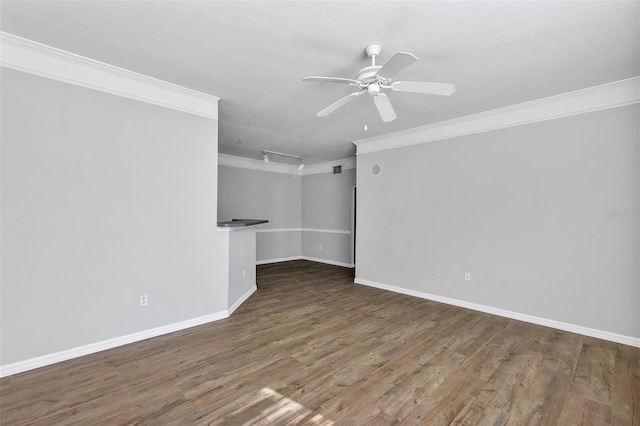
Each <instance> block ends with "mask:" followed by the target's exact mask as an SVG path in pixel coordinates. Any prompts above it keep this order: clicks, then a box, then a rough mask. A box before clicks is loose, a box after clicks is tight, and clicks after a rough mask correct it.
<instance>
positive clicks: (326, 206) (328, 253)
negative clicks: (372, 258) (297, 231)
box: [302, 169, 356, 264]
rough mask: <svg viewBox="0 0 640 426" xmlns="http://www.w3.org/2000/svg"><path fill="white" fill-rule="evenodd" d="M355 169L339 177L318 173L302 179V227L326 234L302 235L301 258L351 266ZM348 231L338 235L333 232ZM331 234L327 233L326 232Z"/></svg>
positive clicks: (345, 171)
mask: <svg viewBox="0 0 640 426" xmlns="http://www.w3.org/2000/svg"><path fill="white" fill-rule="evenodd" d="M355 183H356V171H355V169H349V170H343V171H342V173H340V174H335V175H334V174H333V173H319V174H313V175H307V176H303V178H302V227H303V228H308V229H322V230H325V232H317V231H305V232H303V234H302V255H303V256H308V257H312V258H320V259H325V260H330V261H336V262H340V263H346V264H352V263H353V255H352V253H353V251H352V242H351V233H350V232H351V228H352V224H351V221H352V211H351V210H352V197H353V187H354V185H355ZM335 230H340V231H349V233H348V234H345V233H335V232H331V231H335ZM327 231H328V232H327Z"/></svg>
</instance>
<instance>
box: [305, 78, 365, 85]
mask: <svg viewBox="0 0 640 426" xmlns="http://www.w3.org/2000/svg"><path fill="white" fill-rule="evenodd" d="M302 81H311V82H318V83H340V84H355V85H358V84H360V82H359V81H358V80H352V79H350V78H338V77H316V76H310V77H305V78H303V79H302Z"/></svg>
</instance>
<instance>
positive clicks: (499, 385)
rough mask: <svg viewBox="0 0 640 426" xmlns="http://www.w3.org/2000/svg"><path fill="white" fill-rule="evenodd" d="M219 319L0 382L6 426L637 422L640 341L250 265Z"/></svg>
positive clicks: (333, 270) (336, 276)
mask: <svg viewBox="0 0 640 426" xmlns="http://www.w3.org/2000/svg"><path fill="white" fill-rule="evenodd" d="M258 282H259V290H258V291H257V292H256V293H255V294H254V295H253V296H251V297H250V298H249V299H248V300H247V301H246V302H245V304H244V305H242V306H241V307H240V308H239V309H238V310H237V311H236V312H235V313H234V314H233V315H232V316H231V317H230V318H228V319H226V320H221V321H217V322H214V323H210V324H206V325H203V326H199V327H194V328H191V329H188V330H183V331H180V332H176V333H172V334H169V335H165V336H160V337H157V338H154V339H149V340H145V341H142V342H138V343H134V344H130V345H127V346H123V347H119V348H115V349H111V350H108V351H103V352H100V353H97V354H93V355H89V356H86V357H82V358H78V359H75V360H71V361H67V362H63V363H59V364H56V365H52V366H48V367H44V368H40V369H37V370H33V371H30V372H26V373H22V374H17V375H14V376H10V377H7V378H4V379H1V380H0V399H1V400H0V409H1V415H2V417H1V418H0V419H1V423H2V425H23V424H30V425H31V424H43V425H51V424H81V425H89V424H91V425H94V424H148V425H188V424H224V425H240V424H310V425H329V424H345V425H360V424H368V425H388V424H408V425H412V424H425V425H445V424H479V425H493V424H513V425H523V424H540V425H574V424H585V425H607V424H615V425H639V424H640V349H638V348H633V347H630V346H625V345H620V344H615V343H611V342H607V341H603V340H598V339H594V338H590V337H585V336H580V335H577V334H572V333H568V332H563V331H558V330H554V329H551V328H546V327H541V326H536V325H532V324H528V323H524V322H519V321H515V320H510V319H506V318H501V317H497V316H493V315H489V314H484V313H480V312H475V311H471V310H466V309H462V308H457V307H453V306H449V305H444V304H439V303H435V302H430V301H426V300H422V299H417V298H413V297H410V296H404V295H399V294H394V293H391V292H386V291H383V290H378V289H374V288H369V287H365V286H361V285H357V284H353V270H350V269H345V268H340V267H336V266H329V265H323V264H319V263H313V262H308V261H294V262H286V263H281V264H273V265H264V266H259V267H258Z"/></svg>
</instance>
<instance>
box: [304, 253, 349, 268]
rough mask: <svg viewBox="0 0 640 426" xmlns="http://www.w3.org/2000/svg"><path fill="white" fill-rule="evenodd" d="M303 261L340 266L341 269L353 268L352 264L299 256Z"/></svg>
mask: <svg viewBox="0 0 640 426" xmlns="http://www.w3.org/2000/svg"><path fill="white" fill-rule="evenodd" d="M301 258H302V259H303V260H310V261H312V262H319V263H326V264H328V265H335V266H342V267H343V268H354V267H355V265H354V264H353V263H345V262H338V261H337V260H329V259H321V258H319V257H309V256H301Z"/></svg>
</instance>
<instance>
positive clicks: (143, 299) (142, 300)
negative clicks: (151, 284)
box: [140, 294, 149, 306]
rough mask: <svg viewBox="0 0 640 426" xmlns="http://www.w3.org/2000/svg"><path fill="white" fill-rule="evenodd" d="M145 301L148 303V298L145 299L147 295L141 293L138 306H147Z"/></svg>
mask: <svg viewBox="0 0 640 426" xmlns="http://www.w3.org/2000/svg"><path fill="white" fill-rule="evenodd" d="M147 303H149V300H148V299H147V295H146V294H143V295H141V296H140V306H147Z"/></svg>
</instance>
